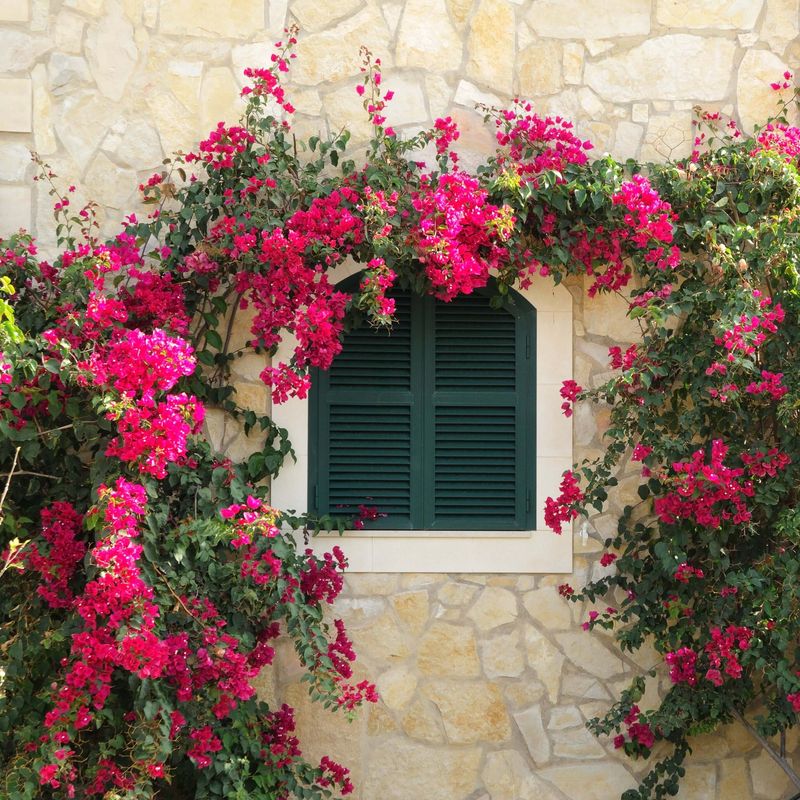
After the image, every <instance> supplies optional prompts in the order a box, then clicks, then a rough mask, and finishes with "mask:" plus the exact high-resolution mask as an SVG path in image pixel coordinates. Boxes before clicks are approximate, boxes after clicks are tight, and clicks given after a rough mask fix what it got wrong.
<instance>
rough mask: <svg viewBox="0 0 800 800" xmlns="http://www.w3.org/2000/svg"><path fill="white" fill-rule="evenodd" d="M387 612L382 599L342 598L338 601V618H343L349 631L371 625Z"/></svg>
mask: <svg viewBox="0 0 800 800" xmlns="http://www.w3.org/2000/svg"><path fill="white" fill-rule="evenodd" d="M385 611H386V603H385V601H384V600H383V598H382V597H340V598H339V599H338V600H337V601H336V616H337V617H341V618H342V620H343V621H344V623H345V625H346V626H347V629H348V630H350V629H351V628H355V627H357V626H359V627H364V626H365V625H370V624H371V623H372V621H374V620H375V619H377V618H378V617H379V616H381V614H383V613H384V612H385Z"/></svg>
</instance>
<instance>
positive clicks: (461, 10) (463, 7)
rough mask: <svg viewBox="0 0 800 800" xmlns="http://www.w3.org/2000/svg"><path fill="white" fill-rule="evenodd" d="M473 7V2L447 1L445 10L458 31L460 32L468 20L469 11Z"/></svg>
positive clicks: (463, 0)
mask: <svg viewBox="0 0 800 800" xmlns="http://www.w3.org/2000/svg"><path fill="white" fill-rule="evenodd" d="M474 5H475V0H447V10H448V11H449V12H450V18H451V19H452V20H453V22H455V24H456V26H457V27H458V29H459V30H462V29H463V27H464V25H465V24H466V22H467V19H468V18H469V14H470V11H472V7H473V6H474Z"/></svg>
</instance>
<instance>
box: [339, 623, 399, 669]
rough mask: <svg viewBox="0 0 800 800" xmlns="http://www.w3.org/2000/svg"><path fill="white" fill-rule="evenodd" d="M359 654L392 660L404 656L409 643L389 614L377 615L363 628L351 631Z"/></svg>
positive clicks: (387, 660)
mask: <svg viewBox="0 0 800 800" xmlns="http://www.w3.org/2000/svg"><path fill="white" fill-rule="evenodd" d="M351 633H352V637H353V643H354V645H355V650H356V652H357V653H358V654H359V656H363V657H364V658H367V659H372V660H373V661H377V662H394V661H398V660H400V659H403V658H405V657H406V656H407V655H408V653H409V644H408V640H407V638H406V636H405V634H404V633H403V632H402V631H401V630H400V628H399V627H398V626H397V623H396V622H395V621H394V618H393V617H392V616H391V615H389V614H384V615H383V616H381V617H378V619H377V620H375V622H373V623H372V624H371V625H368V626H366V627H364V628H357V629H355V630H353V631H351Z"/></svg>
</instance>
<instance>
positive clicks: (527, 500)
mask: <svg viewBox="0 0 800 800" xmlns="http://www.w3.org/2000/svg"><path fill="white" fill-rule="evenodd" d="M530 510H531V490H530V489H528V491H527V492H526V493H525V511H526V512H528V513H530Z"/></svg>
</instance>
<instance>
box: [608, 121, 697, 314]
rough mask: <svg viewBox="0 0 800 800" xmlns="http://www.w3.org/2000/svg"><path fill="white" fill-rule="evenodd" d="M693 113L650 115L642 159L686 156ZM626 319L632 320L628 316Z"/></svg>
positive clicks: (691, 137)
mask: <svg viewBox="0 0 800 800" xmlns="http://www.w3.org/2000/svg"><path fill="white" fill-rule="evenodd" d="M693 142H694V138H693V133H692V115H691V113H690V112H688V111H673V112H671V113H668V114H656V115H653V116H651V117H650V120H649V122H648V124H647V132H646V133H645V135H644V140H643V141H642V148H641V151H640V153H639V158H640V159H641V160H642V161H665V160H667V159H669V158H671V159H678V158H685V157H686V156H688V155H689V153H691V151H692V144H693ZM623 320H624V321H627V322H631V323H632V321H631V320H628V319H627V317H624V318H623Z"/></svg>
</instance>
